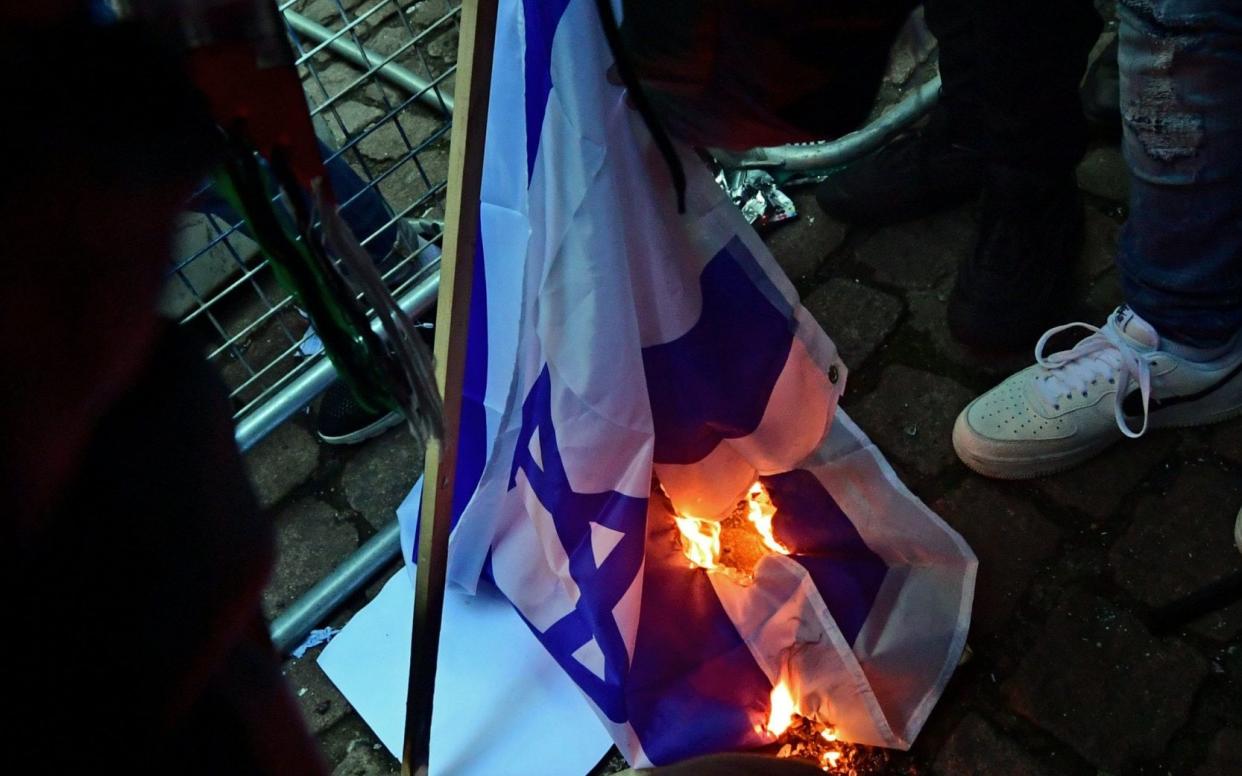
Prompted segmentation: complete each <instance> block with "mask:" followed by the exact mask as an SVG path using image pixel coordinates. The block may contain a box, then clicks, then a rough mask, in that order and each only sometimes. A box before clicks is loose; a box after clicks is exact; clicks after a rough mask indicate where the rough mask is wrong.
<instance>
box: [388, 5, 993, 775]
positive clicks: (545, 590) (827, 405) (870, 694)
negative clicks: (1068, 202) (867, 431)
mask: <svg viewBox="0 0 1242 776" xmlns="http://www.w3.org/2000/svg"><path fill="white" fill-rule="evenodd" d="M611 66H612V58H611V55H610V53H609V51H608V48H607V45H606V43H605V40H604V37H603V34H602V27H601V23H600V19H599V18H598V16H597V13H596V8H595V5H594V3H593V2H592V0H542V1H539V2H536V0H530V1H529V2H522V0H502V1H501V3H500V17H499V21H498V33H497V41H496V49H495V60H494V65H493V77H492V87H491V106H490V111H489V119H488V134H487V147H486V154H485V163H484V179H483V197H482V203H481V215H482V223H481V241H480V242H481V247H480V249H479V253H478V255H477V257H476V269H475V277H474V282H475V286H474V294H473V296H474V298H473V305H472V310H471V317H470V331H469V338H468V339H469V342H468V350H467V362H468V364H467V377H466V392H465V394H466V396H465V398H466V402H465V409H464V413H463V420H462V426H461V434H462V442H461V453H460V455H459V459H458V462H457V465H458V487H457V492H456V494H455V503H454V507H455V513H456V514H455V519H456V522H455V524H454V530H453V533H452V536H451V539H450V557H449V574H450V580H451V582H452V583H453V584H455V585H457V586H459V587H461V588H462V589H465V590H467V591H471V590H473V589H474V588H475V585H476V583H477V582H478V580H479V578H480V577H481V576H488V577H490V578H491V579H492V580H494V582H495V584H496V586H497V587H498V588H499V589H500V591H501V592H502V593H503V594H504V595H505V596H506V597H507V598H508V599H509V600H510V601H511V602H512V603H513V605H514V607H515V608H516V609H517V611H518V612H519V614H520V615H521V616H522V618H523V620H524V621H525V622H526V624H527V625H528V626H529V628H530V629H531V631H532V632H533V633H534V634H535V636H536V637H537V638H538V639H539V641H540V642H541V643H542V644H543V646H544V647H545V648H546V649H547V650H548V652H549V653H550V654H551V655H552V657H553V658H554V659H555V660H556V661H557V663H558V664H559V665H560V666H561V668H562V669H563V670H564V671H565V672H566V673H568V675H569V676H570V677H571V678H572V679H573V681H574V682H575V683H576V684H577V685H578V687H579V688H580V689H581V690H582V692H583V693H584V695H585V696H586V697H587V698H588V699H589V701H590V703H591V706H592V707H593V709H594V710H595V712H596V713H597V714H598V716H599V718H600V720H601V721H602V722H603V724H604V725H605V726H606V727H607V728H608V730H609V732H610V734H611V735H612V738H613V740H614V741H615V742H616V743H617V745H618V747H619V748H620V749H621V751H622V752H623V753H624V754H625V756H626V757H627V759H628V760H629V761H630V762H631V763H632V764H634V765H648V764H664V763H670V762H674V761H677V760H680V759H683V758H685V757H689V756H692V755H696V754H702V753H706V752H713V751H721V750H736V749H744V748H748V747H755V746H760V745H763V744H767V743H771V740H772V739H771V735H770V734H769V733H767V732H766V730H765V728H764V722H765V721H766V719H767V716H768V711H769V710H768V705H769V696H770V694H771V691H772V688H773V686H774V685H775V684H776V683H778V682H785V683H786V684H787V685H788V686H789V687H790V689H791V691H792V692H793V695H794V698H795V701H796V703H797V707H798V710H799V711H800V712H801V713H803V714H804V715H810V716H814V717H815V718H816V719H819V720H822V721H825V722H829V723H831V724H833V725H835V726H836V728H837V730H838V732H839V733H840V735H841V736H842V738H844V739H846V740H850V741H856V742H861V743H867V744H876V745H882V746H889V747H898V748H906V747H908V746H909V745H910V744H911V742H912V741H913V739H914V737H915V736H916V735H917V733H918V731H919V729H920V727H921V726H922V724H923V722H924V721H925V720H926V718H927V715H928V713H929V712H930V710H931V708H932V706H933V705H934V703H935V702H936V700H937V698H938V697H939V695H940V693H941V692H942V690H943V688H944V686H945V683H946V682H947V681H948V678H949V676H950V674H951V673H952V671H953V668H954V667H955V665H956V662H957V660H958V657H959V655H960V652H961V649H962V647H963V645H964V643H965V636H966V630H967V626H968V623H969V612H970V605H971V598H972V592H973V585H974V575H975V566H976V562H975V559H974V556H973V554H972V553H971V551H970V549H969V548H968V547H967V546H966V544H965V543H964V542H963V541H962V539H961V538H960V537H959V536H958V535H957V534H956V533H954V532H953V531H952V530H951V529H950V528H948V527H947V526H946V525H945V524H944V523H943V522H942V521H941V520H940V519H939V518H938V517H936V516H935V515H934V514H933V513H932V512H930V511H929V510H928V509H927V508H926V507H925V506H923V504H921V503H920V502H919V501H918V500H917V499H916V498H915V497H914V496H913V495H911V494H910V493H909V492H908V491H907V490H906V489H905V488H904V487H903V486H902V485H901V483H900V482H899V481H898V480H897V478H896V477H895V475H894V473H893V471H892V469H891V468H890V467H889V466H888V465H887V463H886V462H885V461H884V459H883V458H882V456H881V455H880V454H879V452H878V451H877V450H876V449H875V447H874V446H873V445H872V444H871V443H870V442H869V441H868V440H867V438H866V436H864V435H863V433H862V432H861V431H860V430H859V429H858V428H857V427H856V426H855V425H854V424H853V423H852V422H851V421H849V419H848V418H846V417H845V414H844V413H843V412H839V411H837V408H836V405H837V399H838V397H839V395H840V391H841V390H842V389H843V388H844V386H845V382H846V377H847V370H846V367H845V365H844V364H842V363H841V361H840V359H839V357H838V355H837V352H836V348H835V346H834V345H833V344H832V342H831V340H829V338H828V337H827V336H826V335H825V334H824V332H823V331H822V330H821V329H820V327H819V325H818V324H817V323H816V322H815V321H814V320H813V319H812V318H811V316H810V315H809V314H808V313H807V312H806V310H805V309H804V308H803V307H802V306H801V305H800V304H799V302H798V299H797V294H796V292H795V291H794V289H793V287H792V285H791V284H790V283H789V282H788V280H787V279H786V278H785V277H784V275H783V273H782V272H781V271H780V269H779V267H778V266H777V265H776V263H775V261H774V260H773V258H772V257H771V255H770V253H769V252H768V250H767V249H766V248H765V246H764V245H763V243H762V242H761V240H760V239H759V238H758V236H757V235H756V234H755V233H754V231H753V230H752V229H751V228H750V227H749V226H748V225H747V224H746V222H745V221H744V220H743V218H742V217H741V214H740V213H738V212H737V210H736V209H735V208H734V207H733V205H732V204H731V203H730V202H729V201H728V199H727V198H726V197H725V195H724V193H723V192H722V191H721V190H720V189H719V188H718V187H717V186H716V185H715V183H714V181H713V180H712V176H711V175H710V174H709V172H708V171H707V170H706V169H705V168H704V167H703V166H702V164H701V163H700V162H699V160H698V159H697V158H696V157H695V156H694V155H693V154H692V153H691V152H689V151H688V150H687V151H683V152H682V154H681V156H682V161H683V164H684V166H685V168H686V173H687V178H688V187H687V212H686V213H685V214H684V215H679V214H678V213H677V212H676V207H675V205H674V195H673V191H672V188H671V185H670V184H669V183H668V181H669V175H668V171H667V168H666V167H665V164H664V162H663V160H662V158H661V157H660V155H659V154H658V153H657V151H656V149H655V148H654V146H653V143H652V141H651V139H650V136H649V134H648V132H647V129H646V127H645V126H644V125H643V123H642V121H641V120H640V118H639V117H638V115H637V114H636V113H635V112H634V111H632V110H631V109H630V108H628V107H627V103H626V100H625V95H624V91H623V89H622V87H619V86H614V85H612V84H611V83H610V82H609V80H608V78H607V77H606V73H607V71H608V70H609V68H610V67H611ZM653 479H654V480H658V482H659V484H660V487H661V488H662V489H663V491H664V492H665V493H666V494H667V496H668V498H667V499H665V498H663V496H662V495H658V496H656V497H653V496H652V487H653ZM756 480H758V481H759V482H761V483H762V484H763V485H764V487H765V488H766V489H767V491H768V493H769V494H770V496H771V499H772V502H773V504H774V505H775V506H776V508H777V512H776V515H775V517H774V518H773V526H774V530H775V534H776V537H777V538H778V539H779V540H780V542H781V543H783V544H784V545H785V546H786V547H788V548H789V549H790V550H791V553H790V554H789V555H781V554H775V553H774V554H771V555H768V556H766V557H764V558H763V559H762V560H761V561H760V562H759V564H758V566H757V567H756V568H755V572H754V579H753V581H749V582H744V581H738V578H737V577H735V576H731V575H727V574H720V573H715V572H708V571H706V570H704V569H701V568H692V567H691V565H690V564H689V563H688V562H687V560H686V558H685V557H684V556H683V555H682V552H681V549H680V548H679V543H678V539H677V530H676V527H675V524H674V522H673V520H672V515H671V514H670V511H669V503H670V501H671V505H672V506H673V508H675V509H676V510H677V511H680V512H683V513H686V514H696V515H703V516H708V515H715V514H719V513H721V512H723V511H725V510H727V509H728V508H730V507H731V506H732V505H733V504H735V503H736V502H737V501H738V499H739V498H740V497H741V496H742V495H743V494H744V493H745V492H746V490H747V489H748V488H749V486H750V485H751V484H752V483H753V482H755V481H756ZM407 528H408V526H407ZM409 533H410V531H408V530H407V535H408V534H409ZM407 546H408V541H407ZM497 649H503V645H497Z"/></svg>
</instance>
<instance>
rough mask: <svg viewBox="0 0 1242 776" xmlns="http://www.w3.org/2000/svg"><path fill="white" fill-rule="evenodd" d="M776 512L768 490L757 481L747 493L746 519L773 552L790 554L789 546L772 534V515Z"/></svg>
mask: <svg viewBox="0 0 1242 776" xmlns="http://www.w3.org/2000/svg"><path fill="white" fill-rule="evenodd" d="M775 514H776V507H775V506H773V505H772V499H770V498H768V492H767V491H766V490H764V489H763V486H762V485H760V484H759V483H758V482H755V484H754V485H751V486H750V490H749V491H747V493H746V519H747V520H749V521H750V522H751V525H753V526H754V527H755V530H756V531H758V532H759V536H760V537H762V538H763V544H764V546H765V547H767V548H768V549H769V550H771V551H772V552H779V553H780V554H781V555H788V554H789V548H788V547H786V546H785V545H783V544H781V543H780V542H778V541H777V540H776V537H775V536H773V535H772V516H773V515H775Z"/></svg>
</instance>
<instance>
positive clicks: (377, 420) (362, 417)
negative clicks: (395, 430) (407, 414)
mask: <svg viewBox="0 0 1242 776" xmlns="http://www.w3.org/2000/svg"><path fill="white" fill-rule="evenodd" d="M401 421H402V417H401V413H399V412H380V413H375V412H368V411H367V410H365V409H363V407H362V406H361V405H360V404H358V401H357V400H356V399H354V393H353V391H351V390H350V389H349V386H347V385H345V383H340V382H338V383H333V384H332V386H331V387H330V388H328V390H327V391H326V392H324V395H323V401H322V402H321V403H320V404H319V438H320V439H322V440H323V441H324V442H326V443H327V444H330V445H355V444H358V443H359V442H363V441H366V440H368V439H371V438H372V437H377V436H379V435H380V434H382V433H384V432H385V431H387V430H388V429H390V428H392V427H393V426H397V425H400V423H401Z"/></svg>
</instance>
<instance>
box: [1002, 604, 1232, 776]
mask: <svg viewBox="0 0 1242 776" xmlns="http://www.w3.org/2000/svg"><path fill="white" fill-rule="evenodd" d="M1207 674H1208V664H1207V661H1206V660H1204V659H1203V657H1201V656H1200V655H1199V654H1198V653H1197V652H1195V651H1194V650H1192V649H1191V648H1190V647H1188V646H1186V645H1185V644H1183V643H1182V642H1180V641H1176V640H1172V639H1166V640H1163V641H1161V640H1158V639H1156V638H1154V637H1153V636H1151V634H1149V633H1148V632H1147V631H1146V630H1145V629H1144V627H1143V625H1142V624H1141V623H1140V622H1139V621H1138V619H1137V618H1135V617H1134V616H1133V615H1131V614H1129V613H1128V612H1126V611H1124V610H1121V609H1119V608H1117V607H1116V606H1114V605H1113V604H1111V603H1110V602H1108V601H1105V600H1104V599H1101V598H1097V597H1095V596H1093V595H1090V594H1088V593H1084V592H1072V593H1070V594H1068V595H1067V596H1066V597H1065V598H1064V599H1062V602H1061V604H1060V605H1059V606H1058V608H1057V610H1056V611H1054V612H1053V614H1052V615H1051V616H1050V617H1049V620H1048V623H1047V625H1046V627H1045V629H1044V631H1043V634H1042V635H1041V636H1040V637H1039V639H1038V641H1037V642H1036V643H1035V645H1034V646H1033V647H1032V648H1031V650H1030V651H1029V652H1027V654H1026V655H1025V656H1024V657H1023V660H1022V663H1021V665H1019V667H1018V671H1017V673H1016V674H1015V675H1014V676H1013V677H1012V678H1011V679H1009V680H1008V681H1006V682H1005V683H1004V685H1002V692H1003V694H1004V696H1005V698H1006V701H1007V702H1008V704H1009V705H1010V707H1011V708H1013V709H1014V710H1015V711H1016V712H1017V713H1018V714H1020V715H1022V716H1023V717H1026V718H1027V719H1029V720H1030V721H1031V722H1033V723H1035V724H1036V725H1038V726H1039V727H1041V728H1043V729H1044V730H1047V731H1048V732H1049V733H1052V734H1053V735H1055V736H1056V737H1057V738H1060V739H1061V740H1062V741H1064V742H1066V743H1067V744H1069V745H1070V746H1072V747H1073V748H1074V749H1075V750H1076V751H1077V752H1078V753H1079V754H1081V755H1082V756H1083V757H1085V758H1086V759H1088V760H1090V761H1091V762H1092V763H1094V764H1095V765H1097V766H1099V767H1100V768H1105V769H1109V770H1113V771H1119V770H1122V769H1124V768H1126V767H1128V766H1129V765H1131V764H1133V763H1135V762H1137V761H1140V760H1149V759H1152V758H1155V757H1158V756H1160V754H1161V753H1162V752H1163V751H1164V749H1165V747H1166V746H1167V745H1168V743H1169V740H1170V739H1171V738H1172V736H1173V734H1174V733H1175V732H1176V731H1177V730H1178V729H1179V728H1181V727H1182V725H1184V724H1185V722H1186V720H1187V717H1188V715H1189V713H1190V708H1191V704H1192V703H1193V700H1194V697H1195V692H1196V690H1197V689H1198V687H1199V685H1200V684H1201V683H1202V682H1203V680H1204V678H1205V677H1206V676H1207Z"/></svg>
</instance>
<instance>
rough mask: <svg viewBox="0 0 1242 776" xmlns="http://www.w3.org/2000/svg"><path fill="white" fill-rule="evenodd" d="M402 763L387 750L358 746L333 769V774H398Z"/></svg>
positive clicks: (388, 775)
mask: <svg viewBox="0 0 1242 776" xmlns="http://www.w3.org/2000/svg"><path fill="white" fill-rule="evenodd" d="M399 773H401V763H399V762H397V761H396V760H395V759H393V757H392V756H391V755H389V754H388V752H387V750H384V749H380V750H376V749H373V748H371V747H370V746H358V747H356V748H354V749H352V750H350V752H349V754H347V755H345V759H343V760H341V762H340V764H339V765H337V766H336V768H335V770H333V771H332V776H397V774H399Z"/></svg>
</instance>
